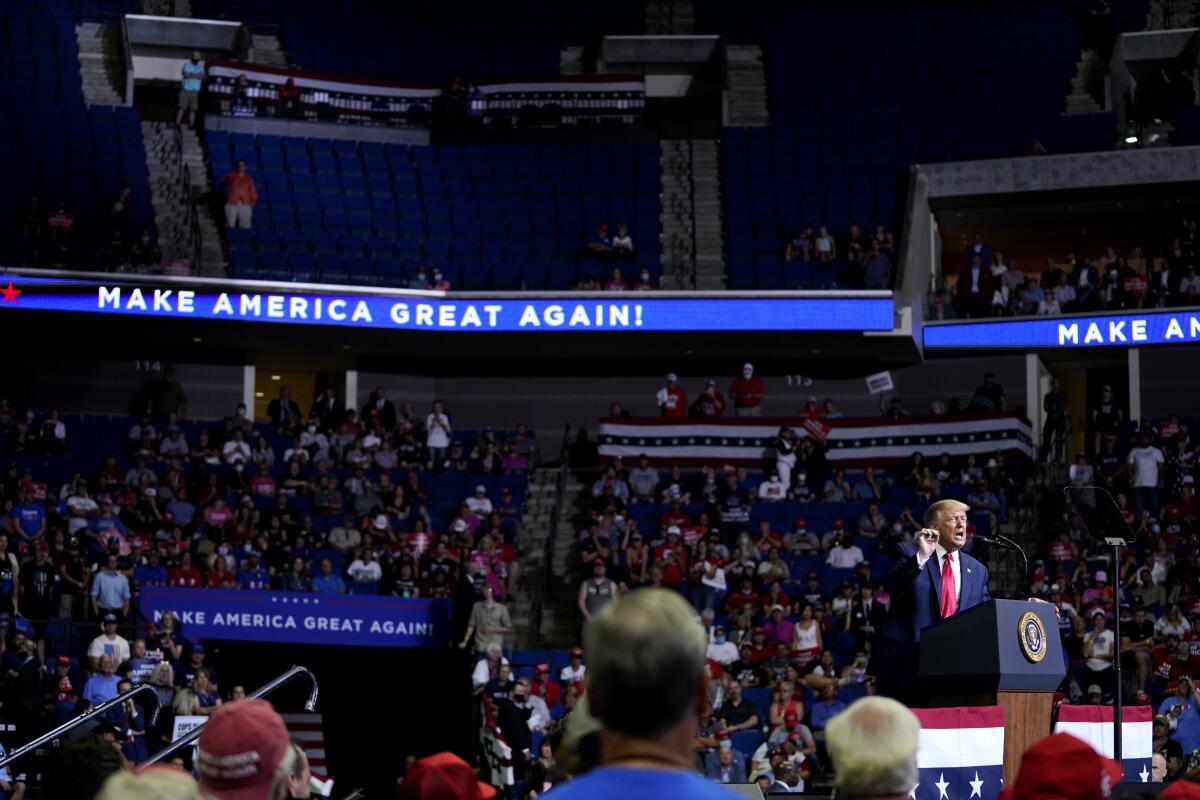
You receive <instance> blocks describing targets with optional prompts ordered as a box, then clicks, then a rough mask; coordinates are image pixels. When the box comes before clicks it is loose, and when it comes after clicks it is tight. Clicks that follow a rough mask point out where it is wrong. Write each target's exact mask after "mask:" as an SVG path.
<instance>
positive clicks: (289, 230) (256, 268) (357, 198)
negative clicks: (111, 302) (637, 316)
mask: <svg viewBox="0 0 1200 800" xmlns="http://www.w3.org/2000/svg"><path fill="white" fill-rule="evenodd" d="M208 148H209V156H210V163H211V165H212V171H213V181H214V184H217V183H219V181H220V179H221V178H222V176H223V175H224V174H225V173H226V172H227V171H228V170H229V169H230V168H231V165H233V164H234V163H236V161H237V160H238V159H245V160H246V162H247V163H248V165H249V167H250V172H251V174H252V175H253V176H254V178H255V183H256V186H257V187H258V193H259V202H258V206H257V207H256V209H255V215H254V228H253V231H247V230H230V231H229V232H228V233H229V255H230V265H231V269H232V273H233V276H234V277H237V278H264V279H268V280H284V281H288V280H294V281H308V280H320V281H322V282H326V283H331V282H332V283H344V282H351V283H365V284H381V285H389V286H405V285H408V282H409V279H410V278H411V276H412V275H413V274H414V272H415V271H416V268H417V267H418V265H421V264H424V265H425V266H426V267H427V268H432V267H438V268H439V269H441V270H442V272H443V274H444V275H445V276H446V278H447V280H449V281H450V284H451V288H453V289H467V290H487V289H497V290H508V289H521V288H529V289H541V288H551V289H567V288H570V287H571V286H572V284H573V283H574V282H575V280H576V274H577V271H579V270H589V269H590V270H592V271H596V272H598V271H599V270H598V265H597V264H596V263H595V262H582V263H579V264H577V263H576V261H575V258H576V256H577V254H578V253H579V251H580V250H581V247H582V244H583V242H584V240H585V238H586V236H587V234H588V232H589V231H591V230H594V229H595V227H596V225H597V224H598V223H600V222H607V223H609V224H610V225H612V226H615V225H616V224H617V223H619V222H626V223H628V225H629V228H630V232H631V234H632V236H633V237H634V241H635V242H639V241H640V242H644V243H646V246H642V247H640V248H639V250H638V252H639V255H638V259H637V261H635V264H634V265H631V267H635V266H646V267H647V268H649V269H650V270H651V272H652V273H657V265H658V246H657V242H658V216H659V200H658V196H659V176H658V151H657V147H656V146H655V145H654V144H652V143H650V144H637V145H625V144H621V145H562V146H560V145H539V146H534V145H513V146H509V145H487V146H484V145H467V146H460V145H441V146H437V147H407V146H397V145H383V144H378V143H370V142H362V143H358V142H349V141H329V140H326V139H308V140H306V139H298V138H280V137H277V136H265V135H262V136H257V137H255V136H253V135H251V134H239V133H235V134H230V135H229V136H228V138H222V137H220V136H219V135H210V136H209V138H208ZM421 288H424V287H421Z"/></svg>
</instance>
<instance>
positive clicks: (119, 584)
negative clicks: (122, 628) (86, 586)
mask: <svg viewBox="0 0 1200 800" xmlns="http://www.w3.org/2000/svg"><path fill="white" fill-rule="evenodd" d="M131 596H132V595H131V594H130V592H129V579H128V578H126V577H125V576H124V575H123V574H121V573H120V572H117V557H116V556H115V555H113V554H112V553H109V554H108V555H106V556H105V557H104V569H102V570H100V572H97V573H96V577H95V578H94V579H93V580H92V613H93V614H95V615H96V616H98V617H103V616H105V615H106V614H113V615H114V616H116V618H117V620H118V621H120V620H122V619H124V618H125V615H126V614H128V613H129V600H130V597H131Z"/></svg>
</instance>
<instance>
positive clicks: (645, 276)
mask: <svg viewBox="0 0 1200 800" xmlns="http://www.w3.org/2000/svg"><path fill="white" fill-rule="evenodd" d="M633 288H634V290H635V291H636V290H639V289H641V290H646V289H657V288H658V284H657V283H655V281H654V279H653V278H652V277H650V270H648V269H646V268H645V267H643V268H642V271H641V272H639V273H638V276H637V280H635V281H634V282H633Z"/></svg>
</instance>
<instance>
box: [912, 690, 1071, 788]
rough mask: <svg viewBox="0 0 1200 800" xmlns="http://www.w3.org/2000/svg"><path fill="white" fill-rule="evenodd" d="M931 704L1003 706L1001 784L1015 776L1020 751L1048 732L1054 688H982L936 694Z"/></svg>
mask: <svg viewBox="0 0 1200 800" xmlns="http://www.w3.org/2000/svg"><path fill="white" fill-rule="evenodd" d="M930 700H931V702H930V705H931V706H932V707H934V708H957V707H962V706H1001V707H1002V708H1003V709H1004V784H1005V785H1006V786H1007V785H1009V784H1010V783H1012V782H1013V781H1015V780H1016V779H1017V769H1018V768H1019V767H1020V766H1021V754H1022V753H1024V752H1025V751H1026V750H1028V749H1029V746H1030V745H1032V744H1033V743H1034V742H1036V741H1038V740H1039V739H1044V738H1045V737H1047V736H1049V735H1050V733H1051V730H1050V715H1051V712H1052V711H1053V710H1054V693H1053V692H983V693H978V694H935V695H933V696H932V697H931V698H930Z"/></svg>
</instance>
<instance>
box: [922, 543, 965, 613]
mask: <svg viewBox="0 0 1200 800" xmlns="http://www.w3.org/2000/svg"><path fill="white" fill-rule="evenodd" d="M948 552H949V551H948V550H947V549H946V548H944V547H942V544H941V542H938V544H937V545H935V546H934V548H933V553H934V555H936V556H937V571H938V574H939V575H940V574H941V573H942V568H943V567H942V565H943V564H944V563H945V560H946V553H948ZM928 560H929V559H928V558H926V559H924V560H922V559H921V554H920V553H917V566H919V567H921V569H924V568H925V562H926V561H928ZM950 568H951V569H952V570H953V571H954V599H955V603H956V604H957V605H960V606H961V605H962V559H961V558H960V557H959V556H958V555H956V556H955V557H954V558H953V559H951V561H950Z"/></svg>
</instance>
